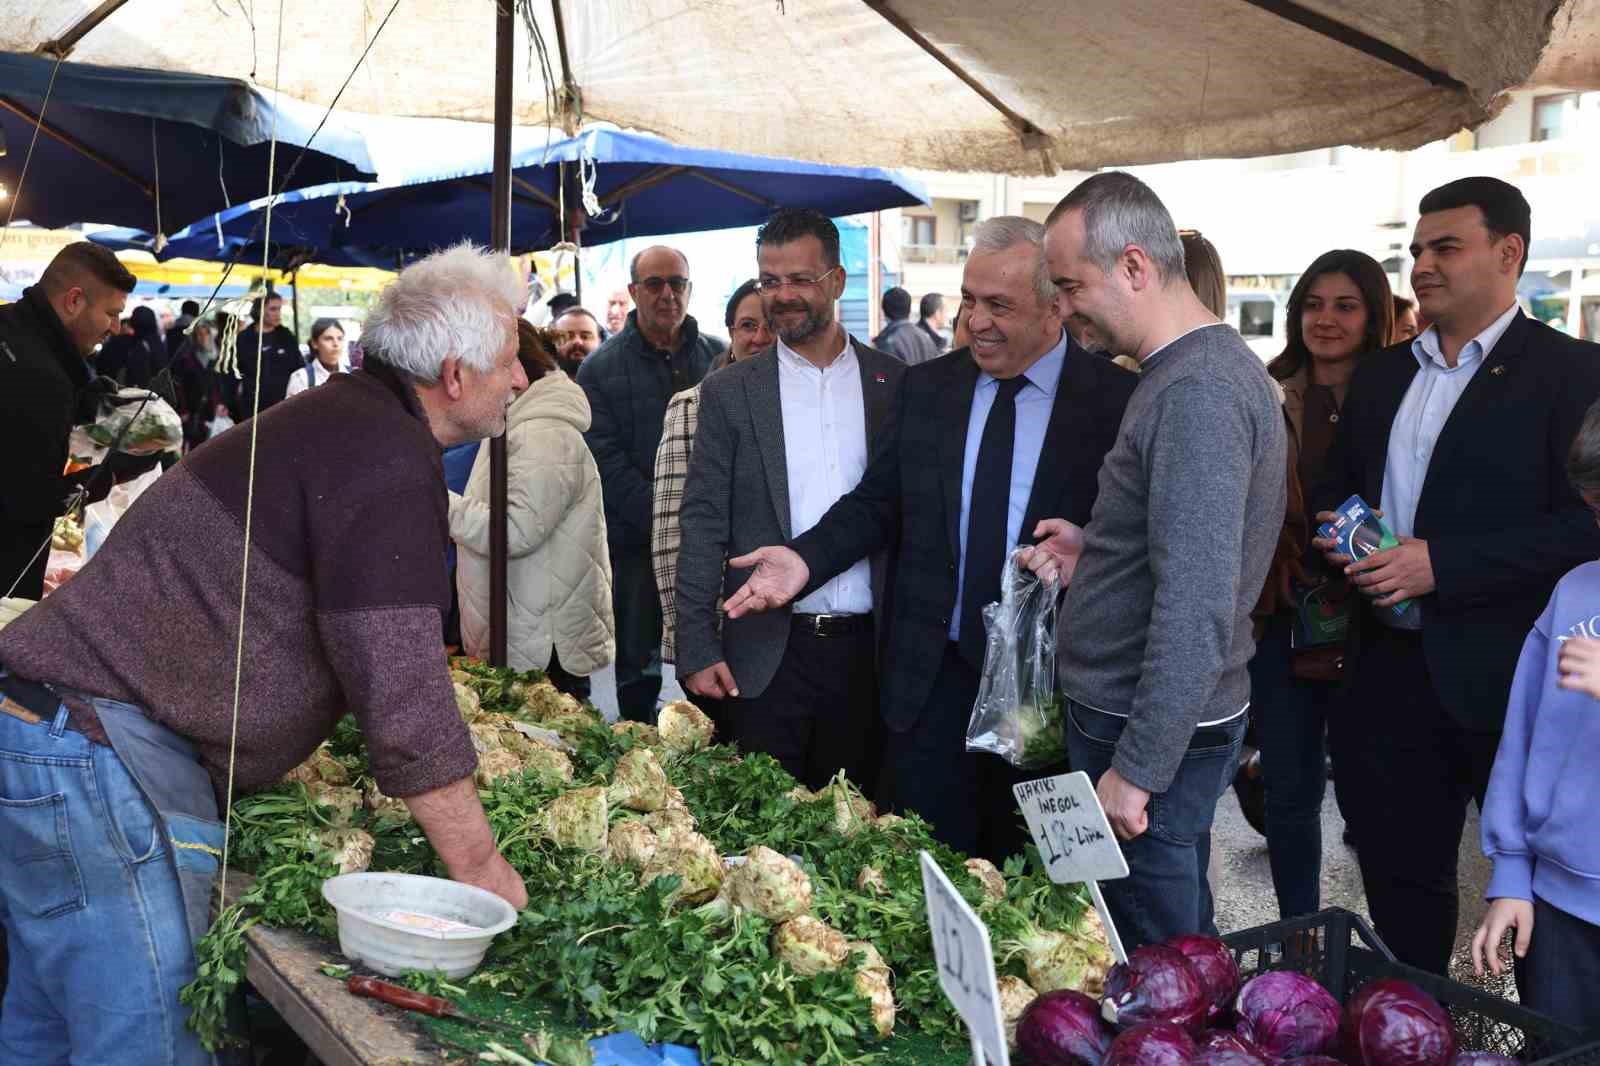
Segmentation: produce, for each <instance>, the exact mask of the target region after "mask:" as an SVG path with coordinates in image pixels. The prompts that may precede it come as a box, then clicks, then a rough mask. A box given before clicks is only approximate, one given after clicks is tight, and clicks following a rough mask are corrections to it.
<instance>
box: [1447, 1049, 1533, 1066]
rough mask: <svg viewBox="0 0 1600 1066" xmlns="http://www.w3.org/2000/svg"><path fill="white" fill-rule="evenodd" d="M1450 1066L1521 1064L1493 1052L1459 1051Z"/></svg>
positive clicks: (1513, 1065) (1511, 1065)
mask: <svg viewBox="0 0 1600 1066" xmlns="http://www.w3.org/2000/svg"><path fill="white" fill-rule="evenodd" d="M1450 1066H1522V1063H1520V1062H1518V1061H1517V1060H1516V1059H1514V1058H1512V1057H1511V1056H1509V1055H1500V1054H1496V1053H1495V1052H1493V1051H1461V1052H1457V1054H1456V1057H1455V1058H1453V1059H1451V1060H1450Z"/></svg>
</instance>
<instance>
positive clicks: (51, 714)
mask: <svg viewBox="0 0 1600 1066" xmlns="http://www.w3.org/2000/svg"><path fill="white" fill-rule="evenodd" d="M0 697H4V703H3V704H0V710H4V711H5V712H6V713H7V714H9V715H11V716H12V717H13V718H21V719H22V720H23V721H24V722H27V721H30V720H31V721H33V722H41V721H42V722H49V721H53V720H54V719H55V716H56V710H57V709H58V708H59V707H60V706H61V700H60V699H59V698H58V697H57V696H56V694H55V693H54V692H51V691H50V690H49V689H48V688H46V687H45V686H43V685H41V684H39V682H37V681H29V680H28V679H27V678H25V677H18V676H17V675H15V674H10V675H8V676H6V677H0Z"/></svg>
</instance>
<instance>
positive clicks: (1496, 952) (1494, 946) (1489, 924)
mask: <svg viewBox="0 0 1600 1066" xmlns="http://www.w3.org/2000/svg"><path fill="white" fill-rule="evenodd" d="M1507 929H1515V930H1516V931H1517V938H1516V940H1514V941H1512V945H1511V950H1512V951H1514V952H1516V955H1517V958H1519V959H1525V958H1527V957H1528V944H1529V943H1530V942H1531V941H1532V940H1533V903H1532V902H1531V901H1529V900H1525V899H1509V898H1502V899H1497V900H1495V901H1494V902H1493V903H1490V904H1489V912H1488V913H1487V914H1485V915H1484V916H1483V923H1482V924H1481V925H1479V926H1478V931H1477V932H1476V933H1474V934H1473V935H1472V972H1473V974H1474V975H1476V976H1478V977H1482V976H1483V971H1484V970H1485V969H1488V970H1489V971H1490V972H1492V973H1494V974H1496V975H1498V974H1500V973H1501V972H1502V971H1503V970H1504V969H1505V965H1504V964H1503V963H1502V962H1501V961H1500V941H1501V940H1502V939H1503V938H1504V937H1505V935H1506V930H1507Z"/></svg>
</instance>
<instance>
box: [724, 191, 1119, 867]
mask: <svg viewBox="0 0 1600 1066" xmlns="http://www.w3.org/2000/svg"><path fill="white" fill-rule="evenodd" d="M1043 240H1044V228H1043V227H1042V226H1040V225H1039V224H1038V223H1037V222H1034V221H1031V220H1029V219H1026V218H1019V217H1015V216H1002V217H999V218H992V219H989V220H987V221H985V222H983V223H982V224H981V225H979V226H978V229H977V233H976V235H975V238H974V245H973V249H972V252H971V255H970V256H969V257H968V259H967V262H966V267H965V270H964V273H963V278H962V291H961V306H962V311H961V314H962V320H963V321H964V322H968V323H969V328H970V329H971V336H972V345H971V347H970V348H961V349H959V350H957V351H954V352H951V353H950V354H948V355H945V356H942V357H940V358H938V359H935V360H932V361H931V362H928V363H924V364H921V365H918V366H914V367H911V368H909V369H908V370H907V371H906V375H905V379H904V381H903V382H902V384H901V386H900V389H899V392H898V395H897V396H896V398H895V406H894V415H893V416H892V421H891V428H890V429H889V430H888V431H886V432H885V434H884V436H883V438H882V439H881V440H880V441H879V443H878V446H877V447H876V448H875V449H874V451H873V455H872V461H871V464H870V465H869V467H868V470H867V474H866V477H864V478H863V479H862V481H861V484H860V485H859V486H857V487H856V489H855V490H854V491H853V492H851V493H850V494H849V495H847V496H846V497H844V499H842V500H840V501H839V502H838V503H837V504H835V505H834V507H833V508H831V509H830V510H829V512H828V514H827V515H826V516H824V517H823V519H822V521H821V522H819V523H817V525H816V526H815V527H814V528H813V529H811V530H810V531H809V532H806V533H803V534H802V535H800V536H798V537H794V538H792V539H790V540H789V543H788V545H787V546H782V547H777V546H774V547H766V548H762V549H760V550H759V551H754V552H751V553H750V554H748V555H745V556H742V557H740V558H736V559H733V560H732V561H731V562H730V564H729V565H730V566H731V567H733V568H735V569H736V570H742V569H743V568H747V567H754V573H753V574H752V575H751V576H750V579H749V581H748V582H746V583H745V584H744V586H743V587H742V588H740V589H739V590H738V591H737V592H735V593H734V594H733V595H732V596H731V597H730V598H729V600H728V616H729V618H731V619H743V618H745V617H746V616H749V615H752V614H754V613H755V612H757V611H761V610H767V609H770V608H774V607H780V606H782V605H783V604H786V603H788V602H789V601H790V600H791V599H793V598H794V597H795V596H796V595H804V594H806V593H807V592H809V591H810V590H812V589H815V588H817V587H818V586H819V585H820V584H822V583H823V582H824V581H826V580H828V579H829V578H830V577H831V576H832V575H834V574H837V573H839V572H840V571H842V570H844V569H845V568H846V567H847V566H849V565H850V564H851V561H852V560H855V559H859V558H861V556H863V555H865V554H867V553H869V552H872V551H876V550H878V549H879V548H882V547H885V546H893V547H894V549H895V554H894V574H893V579H892V586H891V591H890V594H889V611H890V614H889V626H888V633H887V641H886V644H885V648H884V653H883V667H882V670H881V672H880V682H879V702H880V705H881V708H882V713H883V718H884V722H885V724H886V726H887V727H888V730H889V733H888V737H887V741H886V756H885V761H884V768H885V776H886V778H887V781H886V787H885V788H884V789H882V790H880V795H881V796H882V797H883V799H884V800H885V801H887V804H888V805H889V806H891V807H893V808H894V809H897V810H910V811H915V812H917V813H918V814H920V815H922V816H923V817H924V818H926V819H927V820H928V821H929V822H930V823H932V825H933V829H934V833H935V835H937V836H938V838H939V839H940V840H943V841H944V842H945V843H947V844H949V845H950V846H951V847H954V848H958V849H960V850H962V851H966V852H970V853H972V854H977V855H983V856H986V857H988V858H991V859H993V860H996V861H999V860H1003V859H1004V858H1005V857H1006V856H1008V855H1011V854H1014V853H1016V852H1017V851H1019V850H1020V849H1021V847H1022V844H1023V841H1024V834H1023V829H1022V826H1021V822H1020V817H1019V815H1018V813H1017V809H1016V802H1015V800H1014V799H1013V797H1012V796H1011V792H1010V786H1011V784H1012V783H1013V782H1014V781H1016V780H1019V779H1021V777H1022V776H1023V775H1022V774H1020V773H1019V772H1018V771H1016V770H1014V769H1013V768H1012V767H1011V766H1010V765H1009V764H1007V763H1005V762H1003V761H1001V760H1000V759H998V758H996V757H994V756H991V755H979V754H970V753H968V752H967V751H966V750H965V738H966V729H967V723H968V720H969V719H970V717H971V714H972V705H973V702H974V700H975V699H976V697H977V691H978V678H979V671H980V670H981V669H982V666H983V659H984V651H985V639H984V628H983V614H982V611H983V607H984V606H985V605H986V604H989V603H992V602H994V601H996V600H998V599H999V598H1000V574H1001V568H1002V567H1003V565H1004V563H1005V559H1006V556H1007V554H1008V552H1009V551H1010V549H1011V548H1012V547H1014V546H1016V545H1018V544H1030V543H1032V542H1033V541H1034V540H1036V539H1038V540H1039V548H1040V549H1041V550H1040V551H1038V552H1036V553H1035V555H1034V561H1036V562H1037V563H1039V564H1040V565H1041V568H1049V567H1052V566H1054V567H1063V566H1069V565H1070V563H1071V559H1072V557H1073V554H1074V550H1075V546H1074V544H1073V543H1072V540H1071V538H1072V536H1073V534H1075V533H1076V532H1077V531H1076V530H1075V529H1074V528H1072V526H1071V525H1070V523H1076V524H1079V525H1081V524H1082V523H1085V522H1087V521H1088V519H1089V512H1090V509H1091V508H1092V507H1093V505H1094V500H1095V494H1096V491H1097V482H1096V472H1097V471H1098V470H1099V468H1100V460H1101V458H1102V457H1103V456H1104V455H1105V453H1106V451H1107V450H1108V449H1109V448H1110V447H1111V446H1112V444H1113V442H1114V441H1115V440H1116V436H1117V426H1118V425H1119V423H1120V422H1121V420H1122V411H1123V408H1124V407H1125V406H1126V405H1127V403H1128V398H1129V396H1130V395H1131V394H1132V393H1133V389H1134V386H1135V385H1136V384H1137V382H1138V379H1137V378H1136V377H1135V376H1134V375H1132V374H1129V373H1128V372H1126V371H1124V370H1121V369H1119V368H1117V367H1114V366H1112V365H1111V364H1109V363H1107V362H1106V361H1105V360H1102V359H1096V358H1094V357H1093V356H1090V355H1089V354H1088V353H1086V352H1084V351H1083V350H1082V349H1081V348H1079V347H1077V346H1076V345H1075V344H1073V343H1072V341H1071V339H1070V338H1069V337H1068V336H1067V335H1066V333H1065V332H1064V330H1063V329H1062V325H1061V316H1060V313H1059V312H1058V311H1057V309H1056V295H1055V291H1054V288H1053V287H1052V285H1051V283H1050V277H1049V274H1048V272H1047V270H1046V267H1045V261H1044V253H1043V249H1042V243H1043ZM1048 772H1051V771H1050V770H1048V769H1046V770H1038V771H1032V772H1030V773H1029V774H1028V775H1027V776H1035V775H1036V774H1038V773H1048Z"/></svg>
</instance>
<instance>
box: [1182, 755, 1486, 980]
mask: <svg viewBox="0 0 1600 1066" xmlns="http://www.w3.org/2000/svg"><path fill="white" fill-rule="evenodd" d="M1343 835H1344V820H1343V819H1342V818H1340V817H1339V810H1338V807H1337V805H1336V804H1335V803H1334V802H1333V784H1332V782H1329V785H1328V798H1327V801H1326V803H1325V804H1324V805H1323V808H1322V905H1323V906H1324V907H1344V908H1345V909H1347V910H1352V911H1355V912H1356V913H1358V914H1361V915H1363V916H1365V915H1366V913H1367V899H1366V894H1365V893H1364V892H1363V891H1362V888H1361V871H1360V869H1359V868H1358V866H1357V865H1356V854H1355V851H1354V849H1352V848H1350V847H1348V846H1347V845H1345V843H1344V842H1343V840H1342V837H1343ZM1212 842H1213V847H1214V849H1215V850H1216V852H1217V855H1218V860H1219V865H1220V866H1221V870H1220V876H1221V884H1220V885H1218V886H1217V892H1216V897H1217V925H1218V927H1219V928H1221V929H1222V930H1223V931H1224V932H1227V931H1229V930H1234V929H1247V928H1249V927H1250V926H1253V925H1262V924H1265V923H1267V922H1273V921H1276V920H1277V918H1278V904H1277V898H1276V897H1275V896H1274V895H1273V891H1272V874H1271V871H1270V870H1269V869H1268V867H1267V842H1266V840H1265V839H1263V838H1262V837H1261V835H1260V834H1258V833H1257V832H1256V831H1255V830H1254V829H1251V828H1250V826H1249V825H1248V824H1247V823H1246V822H1245V820H1244V815H1243V814H1241V813H1240V812H1239V804H1238V802H1237V801H1236V800H1235V798H1234V794H1233V792H1232V790H1229V792H1228V794H1227V795H1226V796H1224V797H1223V798H1222V802H1221V803H1220V804H1219V805H1218V806H1217V822H1216V829H1215V830H1214V832H1213V834H1212ZM1489 872H1490V870H1489V861H1488V860H1487V859H1485V858H1484V857H1483V853H1482V852H1481V851H1480V850H1479V849H1478V812H1477V809H1476V808H1472V809H1471V810H1470V811H1469V813H1468V817H1467V828H1466V832H1464V833H1463V834H1462V842H1461V920H1460V924H1459V925H1458V927H1457V932H1456V945H1457V952H1456V958H1455V963H1454V964H1453V966H1452V968H1451V969H1452V972H1451V976H1452V977H1454V978H1456V979H1457V980H1459V981H1466V982H1468V983H1470V984H1475V985H1477V986H1479V987H1482V988H1486V989H1489V990H1492V991H1496V992H1500V993H1502V994H1509V995H1513V996H1514V993H1513V992H1512V991H1511V989H1510V982H1509V981H1506V980H1503V979H1502V980H1498V981H1497V980H1495V979H1494V978H1492V977H1486V978H1485V979H1484V980H1483V981H1476V980H1474V979H1473V978H1472V970H1471V966H1470V965H1469V964H1468V962H1467V960H1466V948H1467V945H1468V944H1470V943H1471V940H1472V933H1473V931H1474V930H1475V929H1477V927H1478V921H1479V919H1481V918H1482V917H1483V910H1484V903H1483V889H1484V886H1485V885H1486V884H1488V881H1489Z"/></svg>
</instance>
